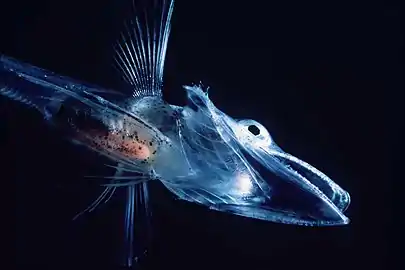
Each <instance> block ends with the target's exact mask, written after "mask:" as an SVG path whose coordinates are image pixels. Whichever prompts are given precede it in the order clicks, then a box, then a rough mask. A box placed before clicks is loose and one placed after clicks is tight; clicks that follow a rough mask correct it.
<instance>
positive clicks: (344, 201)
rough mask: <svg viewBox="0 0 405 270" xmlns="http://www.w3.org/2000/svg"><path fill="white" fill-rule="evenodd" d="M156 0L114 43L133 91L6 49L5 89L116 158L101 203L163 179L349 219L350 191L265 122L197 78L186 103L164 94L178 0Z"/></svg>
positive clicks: (276, 218) (219, 203)
mask: <svg viewBox="0 0 405 270" xmlns="http://www.w3.org/2000/svg"><path fill="white" fill-rule="evenodd" d="M151 2H152V3H151ZM151 2H147V3H148V4H145V5H146V7H147V8H146V11H147V12H144V13H143V12H139V9H137V8H135V7H134V10H135V11H134V13H135V14H136V15H135V16H134V17H132V18H131V20H129V23H127V24H126V25H125V29H126V30H125V32H124V33H123V35H122V36H121V38H120V40H119V42H118V45H117V51H116V55H115V59H116V63H117V66H118V69H119V70H120V72H121V73H122V74H123V79H124V80H125V81H126V82H127V83H128V85H130V86H131V88H132V89H133V92H132V95H126V94H125V93H123V92H120V91H113V90H109V89H103V88H102V87H98V86H92V85H89V84H85V83H82V82H78V81H75V80H73V79H71V78H67V77H63V76H60V75H57V74H54V73H52V72H49V71H46V70H43V69H41V68H37V67H34V66H31V65H28V64H24V63H22V62H19V61H17V60H14V59H12V58H9V57H6V56H1V58H0V94H1V95H3V96H6V97H8V98H10V99H13V100H15V101H18V102H22V103H24V104H26V105H27V106H30V107H32V108H34V109H36V110H37V111H39V112H40V113H41V114H42V115H43V116H44V121H47V122H48V123H49V124H50V125H51V126H53V127H55V128H57V129H61V130H63V131H65V133H64V134H66V138H67V139H68V140H70V141H71V142H72V143H74V144H75V145H80V146H82V147H87V148H88V149H90V150H92V151H95V152H97V153H99V154H100V155H103V156H105V157H107V158H109V160H110V161H111V162H112V163H114V164H117V165H114V166H112V167H114V168H116V169H117V172H118V173H117V174H116V175H114V176H110V177H100V182H99V184H100V185H105V186H106V190H107V191H108V192H105V193H103V194H102V195H100V197H99V198H98V199H97V202H99V201H101V199H103V198H104V199H105V198H106V197H107V194H111V193H113V192H114V191H115V189H116V188H117V187H120V186H127V187H128V186H134V185H143V187H145V183H146V182H148V181H151V180H158V181H161V182H162V183H163V185H165V186H166V187H167V189H168V190H170V191H171V192H172V193H173V194H175V195H176V196H177V197H178V198H180V199H183V200H186V201H190V202H193V203H198V204H202V205H205V206H207V207H209V208H210V209H213V210H217V211H223V212H227V213H232V214H236V215H241V216H246V217H250V218H256V219H261V220H267V221H272V222H281V223H287V224H296V225H309V226H328V225H343V224H347V223H348V222H349V219H348V218H347V217H346V216H345V215H344V211H345V210H346V209H347V207H348V205H349V204H350V196H349V194H348V193H347V192H346V191H345V190H343V189H342V188H341V187H340V186H338V185H337V184H336V183H335V182H333V181H332V180H331V179H330V178H329V177H327V176H326V175H325V174H323V173H322V172H320V171H319V170H317V169H316V168H314V167H313V166H311V165H310V164H308V163H306V162H304V161H302V160H300V159H298V158H296V157H294V156H292V155H290V154H288V153H286V152H285V151H283V150H282V149H281V148H280V147H279V146H278V145H277V144H276V143H275V142H274V140H273V139H272V137H271V136H270V133H269V132H268V131H267V129H266V128H265V127H264V126H262V125H261V124H260V123H258V122H256V121H254V120H249V119H242V120H239V119H234V118H232V117H231V116H228V115H227V114H225V113H224V112H222V111H221V110H220V109H219V108H217V107H216V106H215V105H214V103H213V102H212V101H211V100H210V98H209V95H208V91H207V89H204V88H203V87H202V86H200V85H194V86H185V87H184V89H185V91H186V92H187V105H186V106H184V107H179V106H175V105H171V104H168V103H167V102H166V101H165V100H164V99H163V96H162V91H161V90H162V85H163V83H162V80H163V79H162V78H163V66H164V58H165V54H166V48H167V41H168V36H169V32H170V18H171V14H172V11H173V3H174V1H164V0H162V1H151ZM151 5H152V6H151ZM145 14H146V15H145ZM142 22H143V23H142ZM252 127H253V128H254V129H255V131H254V132H253V131H252V130H253V129H252ZM123 172H125V174H126V175H125V176H123ZM97 205H98V203H96V204H94V205H92V206H91V207H90V208H89V209H94V208H95V206H97ZM87 210H88V209H87Z"/></svg>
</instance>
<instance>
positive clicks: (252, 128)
mask: <svg viewBox="0 0 405 270" xmlns="http://www.w3.org/2000/svg"><path fill="white" fill-rule="evenodd" d="M248 130H249V131H250V133H252V134H253V135H255V136H257V135H259V134H260V129H259V128H258V127H257V126H256V125H249V126H248Z"/></svg>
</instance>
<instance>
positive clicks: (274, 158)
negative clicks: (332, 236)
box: [168, 87, 350, 226]
mask: <svg viewBox="0 0 405 270" xmlns="http://www.w3.org/2000/svg"><path fill="white" fill-rule="evenodd" d="M186 90H187V94H188V100H189V103H190V105H189V106H188V108H189V110H190V114H191V115H192V117H191V116H190V118H191V119H195V120H193V121H192V123H194V122H197V124H196V125H201V123H203V124H205V126H209V127H210V128H211V131H212V130H215V132H216V133H217V135H218V137H219V138H220V140H221V141H222V144H223V145H226V147H225V146H224V148H226V149H228V150H229V152H231V153H232V154H231V158H229V156H227V155H226V154H225V153H224V154H223V156H221V152H216V155H215V156H213V157H212V160H215V159H216V156H220V157H221V158H220V159H222V160H229V159H230V160H232V165H231V166H233V167H232V169H220V167H217V168H216V167H215V164H217V163H216V162H214V161H212V160H210V159H209V158H208V159H207V160H206V164H205V166H206V170H205V172H202V174H204V175H203V176H201V177H200V179H198V181H194V183H197V184H193V185H191V186H190V185H189V186H182V187H176V186H175V185H170V186H169V185H168V187H169V189H170V190H171V191H172V192H174V193H176V194H177V195H178V196H179V197H181V198H182V199H185V200H188V201H191V202H194V203H199V204H202V205H205V206H208V207H209V208H210V209H213V210H217V211H222V212H227V213H230V214H235V215H240V216H244V217H249V218H255V219H261V220H266V221H272V222H277V223H285V224H295V225H307V226H338V225H345V224H348V223H349V218H348V217H346V216H345V215H344V212H345V211H346V209H347V208H348V206H349V204H350V195H349V193H348V192H346V191H345V190H343V189H342V188H341V187H340V186H338V185H337V184H336V183H335V182H333V181H332V180H331V179H330V178H329V177H328V176H326V175H325V174H324V173H322V172H321V171H320V170H318V169H316V168H315V167H314V166H312V165H310V164H308V163H306V162H305V161H303V160H301V159H299V158H297V157H294V156H292V155H290V154H288V153H286V152H284V151H283V150H282V149H281V148H279V147H278V146H277V145H276V144H275V142H274V141H273V140H272V138H271V137H270V134H269V133H268V132H267V130H262V131H265V132H264V133H263V134H264V136H263V137H262V138H261V139H259V140H258V139H257V137H255V138H254V137H252V136H248V135H246V134H245V133H241V130H242V128H244V127H246V125H245V126H244V125H243V123H242V122H240V121H236V120H234V119H233V118H231V117H229V116H227V115H226V114H225V113H223V112H222V111H220V110H219V109H217V108H216V107H215V106H214V105H213V103H212V102H211V101H210V100H209V98H208V95H207V93H206V92H203V91H202V90H201V88H200V87H186ZM262 128H263V129H264V127H262ZM242 132H243V131H242ZM228 165H229V164H226V163H225V167H227V166H228ZM210 179H217V180H212V181H211V180H210Z"/></svg>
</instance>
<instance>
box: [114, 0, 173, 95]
mask: <svg viewBox="0 0 405 270" xmlns="http://www.w3.org/2000/svg"><path fill="white" fill-rule="evenodd" d="M173 7H174V0H153V1H146V0H133V1H132V6H131V12H130V18H129V19H128V20H127V21H125V22H124V27H123V29H124V30H123V32H122V33H121V34H120V37H119V39H118V41H117V43H116V46H115V56H114V64H115V66H116V69H117V70H118V71H119V72H120V74H121V77H122V79H123V80H124V81H125V82H126V83H127V84H128V85H129V86H130V88H131V90H132V95H133V96H134V97H143V96H161V95H162V86H163V68H164V62H165V57H166V50H167V44H168V38H169V34H170V21H171V16H172V12H173Z"/></svg>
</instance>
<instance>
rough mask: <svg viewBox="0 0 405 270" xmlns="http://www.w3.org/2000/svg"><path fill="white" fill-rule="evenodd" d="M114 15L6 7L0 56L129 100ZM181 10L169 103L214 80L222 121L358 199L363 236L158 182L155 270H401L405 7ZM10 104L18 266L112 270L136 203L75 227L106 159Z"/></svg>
mask: <svg viewBox="0 0 405 270" xmlns="http://www.w3.org/2000/svg"><path fill="white" fill-rule="evenodd" d="M114 2H116V1H101V2H100V1H99V2H98V4H97V5H95V3H93V2H91V1H89V2H83V1H57V2H55V1H44V0H41V1H35V2H33V1H17V2H15V3H14V4H15V6H14V7H12V6H10V7H2V14H6V16H2V19H5V22H4V23H2V24H1V25H2V26H1V27H2V32H1V33H2V35H3V39H2V42H1V52H2V53H5V54H7V55H10V56H12V57H15V58H17V59H21V60H25V61H27V62H30V63H32V64H34V65H37V66H41V67H44V68H46V69H49V70H53V71H55V72H57V73H60V74H64V75H68V76H70V77H73V78H76V79H80V80H85V81H89V82H90V83H95V84H99V85H102V86H105V87H109V88H117V87H119V86H120V83H119V80H117V77H116V76H115V74H114V71H113V69H112V68H111V66H110V64H109V61H110V58H109V57H110V55H111V49H110V48H111V47H110V44H111V43H112V41H113V40H114V34H115V33H116V30H117V29H118V23H114V22H117V21H119V20H117V17H119V8H118V7H116V6H115V4H114ZM176 5H177V6H176V7H175V12H174V18H173V27H172V36H171V39H170V41H169V48H168V54H167V63H166V71H165V85H166V88H165V93H164V94H165V96H166V98H167V99H168V101H170V102H174V103H176V102H177V103H179V104H182V101H183V100H184V93H183V92H182V90H181V89H180V86H181V85H182V84H186V83H191V82H199V81H200V80H202V81H203V83H204V84H205V85H209V86H211V90H210V96H211V98H212V99H213V101H214V102H215V104H217V106H218V107H219V108H220V109H222V110H223V111H225V112H226V113H228V114H229V115H231V116H234V117H237V118H252V119H255V120H257V121H259V122H261V123H262V124H263V125H264V126H266V127H267V128H268V129H269V131H270V133H271V134H272V136H273V137H274V139H275V140H276V142H277V143H278V144H279V145H280V146H281V147H282V148H283V149H284V150H286V151H287V152H289V153H292V154H293V155H295V156H298V157H300V158H301V159H303V160H305V161H307V162H309V163H310V164H313V165H314V166H315V167H317V168H319V169H320V170H322V171H323V172H325V173H326V174H328V175H329V176H330V177H331V178H332V179H334V180H335V181H336V182H337V183H339V184H340V185H341V186H342V187H343V188H345V189H346V190H348V191H349V192H350V194H351V196H352V205H351V206H350V207H349V209H348V212H347V215H348V216H349V217H350V218H351V220H352V223H351V224H350V225H348V226H346V227H336V228H303V227H294V226H286V225H280V224H269V223H265V222H259V221H254V220H249V219H245V218H240V217H236V216H230V215H226V214H222V213H217V212H211V211H207V210H206V209H204V208H202V207H199V206H195V205H190V204H188V203H185V202H180V201H174V200H172V199H171V196H170V194H169V193H168V192H167V191H166V190H165V189H164V188H163V187H161V186H160V185H158V184H155V185H152V187H151V197H152V200H153V210H154V215H153V228H154V232H155V233H154V237H153V241H152V243H151V248H150V250H149V254H148V256H147V257H146V259H145V260H143V261H142V262H141V264H142V265H143V266H144V268H145V269H167V268H176V269H190V268H191V269H207V268H209V269H220V268H222V267H225V268H226V269H295V268H296V267H300V268H301V269H309V268H311V269H342V268H346V269H363V268H364V269H365V268H369V269H395V267H396V265H395V261H392V260H391V257H392V256H393V254H394V252H393V249H394V248H395V247H394V246H393V244H392V243H391V238H390V237H391V236H392V235H391V234H392V231H393V228H391V226H392V225H393V223H392V219H391V217H392V213H393V212H394V210H392V208H391V199H390V198H392V191H391V189H392V187H393V185H394V184H395V183H396V182H395V181H396V180H395V179H396V178H394V177H393V173H392V171H391V170H390V168H386V167H385V165H386V164H392V163H390V162H388V161H389V160H388V159H389V158H391V157H393V154H392V153H391V151H394V150H395V149H397V148H399V146H400V144H399V138H401V137H400V133H399V132H400V128H401V127H402V125H403V118H401V115H403V113H402V112H403V103H402V101H403V80H401V76H402V75H401V74H402V73H401V70H400V62H399V59H400V58H401V57H400V56H399V54H400V48H401V47H400V45H401V42H400V31H399V30H400V29H399V25H400V24H399V11H398V8H397V7H395V6H390V7H388V6H383V5H377V4H369V3H366V4H364V5H363V4H360V3H350V4H345V3H339V4H330V3H328V2H324V3H323V4H320V3H315V2H308V1H305V2H302V1H287V2H285V1H283V2H280V3H279V2H275V3H269V2H268V1H257V2H252V1H249V2H243V3H242V4H236V3H235V1H227V0H226V1H183V2H180V1H178V3H176ZM3 27H4V29H3ZM402 79H403V77H402ZM0 102H1V103H0V114H1V119H2V122H1V125H2V126H1V130H2V135H4V134H5V135H6V136H5V137H2V138H5V139H4V140H2V142H1V149H2V156H3V157H6V158H7V159H8V160H9V161H11V164H12V165H13V166H10V167H9V168H3V171H6V172H7V173H6V175H9V177H8V178H7V179H3V178H2V179H3V181H8V183H12V184H13V185H14V184H15V186H16V199H17V200H16V208H15V211H16V212H15V214H16V218H17V219H16V262H17V266H18V267H19V268H21V269H29V268H30V267H31V268H34V267H42V269H64V268H66V269H73V268H81V267H90V268H96V267H97V268H111V269H113V268H114V266H112V265H113V264H114V263H115V255H116V253H117V252H116V251H117V249H118V248H119V246H120V241H121V238H120V237H121V235H122V226H123V220H122V215H123V213H122V211H123V208H122V200H123V196H117V197H116V198H115V199H114V200H112V201H111V203H110V204H109V205H106V206H104V207H103V208H100V209H99V210H97V211H96V212H95V213H94V214H91V215H89V216H88V217H84V218H83V219H81V220H78V221H77V222H72V221H71V220H70V219H71V218H72V217H73V216H74V215H75V214H76V213H77V211H79V210H81V209H82V208H83V207H85V206H87V204H88V203H90V202H91V200H92V199H93V198H94V196H96V195H98V194H97V192H99V191H98V190H95V189H94V187H93V186H91V185H89V186H84V185H82V184H81V183H82V182H81V178H80V177H81V175H86V174H91V173H93V172H96V171H98V170H102V168H100V165H99V163H100V162H99V160H98V159H97V158H96V156H93V155H90V154H88V153H82V152H80V153H78V152H76V150H72V149H71V148H70V147H69V145H68V144H67V143H64V142H62V141H60V140H59V139H58V138H59V136H58V134H57V133H51V132H49V130H47V128H46V126H45V125H44V124H41V116H39V115H37V114H35V113H33V112H32V111H29V110H25V109H24V107H23V106H19V105H15V104H10V103H9V102H8V101H7V100H5V99H3V98H1V99H0ZM4 119H5V121H4ZM3 131H4V132H3ZM388 132H389V134H388ZM387 149H388V151H390V152H389V153H387V152H386V150H387ZM389 149H391V150H389Z"/></svg>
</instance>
